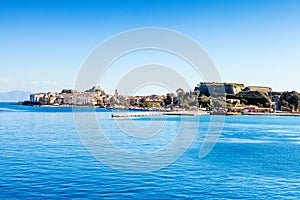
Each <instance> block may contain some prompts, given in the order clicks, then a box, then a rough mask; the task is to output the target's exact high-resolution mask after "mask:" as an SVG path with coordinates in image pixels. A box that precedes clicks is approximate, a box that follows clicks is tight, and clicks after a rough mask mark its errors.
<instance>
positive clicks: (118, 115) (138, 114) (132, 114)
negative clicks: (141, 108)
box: [112, 111, 210, 118]
mask: <svg viewBox="0 0 300 200" xmlns="http://www.w3.org/2000/svg"><path fill="white" fill-rule="evenodd" d="M162 115H179V116H180V115H182V116H199V115H210V113H208V112H197V111H171V112H117V113H112V118H125V117H148V116H162Z"/></svg>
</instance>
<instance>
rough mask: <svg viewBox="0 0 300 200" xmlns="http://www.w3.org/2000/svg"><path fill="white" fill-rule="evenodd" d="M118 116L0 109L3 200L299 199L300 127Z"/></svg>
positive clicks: (297, 123) (291, 120) (292, 121)
mask: <svg viewBox="0 0 300 200" xmlns="http://www.w3.org/2000/svg"><path fill="white" fill-rule="evenodd" d="M123 112H124V111H123ZM111 114H112V111H111V110H107V109H100V108H96V109H92V108H88V109H87V108H77V109H72V108H70V107H31V106H21V105H18V104H17V103H9V102H5V103H0V199H75V198H80V199H300V117H294V116H286V117H285V116H247V115H241V116H226V117H225V116H224V117H223V119H222V123H219V125H220V124H221V125H222V127H221V129H219V130H213V129H212V131H211V132H209V130H210V128H209V127H213V126H214V123H213V117H212V116H153V117H137V118H122V119H116V118H112V116H111ZM93 122H96V124H97V125H98V127H96V128H95V127H94V124H95V123H93ZM218 122H220V119H218ZM91 130H93V131H91ZM132 130H134V131H132ZM152 130H155V131H152ZM180 130H182V131H181V132H180ZM131 131H132V132H131ZM96 132H97V134H98V135H97V134H94V133H96ZM91 134H92V135H91ZM208 134H213V135H208ZM177 135H180V137H177ZM86 136H87V137H86ZM207 136H208V137H207ZM87 138H88V139H87ZM99 138H100V139H99ZM207 138H210V140H207V141H208V142H209V144H210V145H211V149H209V151H207V152H206V154H207V155H205V156H202V157H201V156H199V152H200V151H201V148H202V147H203V145H205V141H206V139H207ZM174 141H175V142H174ZM181 144H183V145H181Z"/></svg>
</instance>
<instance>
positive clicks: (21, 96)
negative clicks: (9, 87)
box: [0, 90, 31, 102]
mask: <svg viewBox="0 0 300 200" xmlns="http://www.w3.org/2000/svg"><path fill="white" fill-rule="evenodd" d="M30 93H31V92H28V91H21V90H14V91H10V92H2V93H0V101H6V102H7V101H11V102H17V101H24V100H29V95H30Z"/></svg>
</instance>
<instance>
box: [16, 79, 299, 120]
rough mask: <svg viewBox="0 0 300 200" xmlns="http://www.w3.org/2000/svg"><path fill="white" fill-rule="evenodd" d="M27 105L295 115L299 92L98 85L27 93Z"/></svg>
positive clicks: (203, 85)
mask: <svg viewBox="0 0 300 200" xmlns="http://www.w3.org/2000/svg"><path fill="white" fill-rule="evenodd" d="M21 103H22V104H23V105H30V106H92V107H96V108H98V107H99V108H109V109H134V110H152V111H176V112H179V111H181V112H182V111H197V112H198V111H202V112H203V111H205V112H208V113H212V114H226V113H227V114H232V115H237V114H275V113H277V114H278V115H279V114H280V115H289V114H295V115H298V114H299V110H300V93H298V92H296V91H291V92H288V91H285V92H277V91H273V90H272V88H270V87H266V86H245V85H244V84H240V83H216V82H200V83H199V84H197V86H196V87H195V88H194V89H193V90H190V91H184V90H183V89H180V88H179V89H177V90H176V92H173V93H172V92H170V93H167V94H166V95H155V94H152V95H147V96H128V95H120V94H118V91H117V90H116V91H115V93H114V94H106V93H105V92H104V90H103V89H102V88H101V87H100V86H94V87H92V88H91V89H88V90H86V91H83V92H79V91H76V90H73V89H63V90H62V91H61V92H54V93H53V92H47V93H43V92H42V93H35V94H30V97H29V101H24V102H21Z"/></svg>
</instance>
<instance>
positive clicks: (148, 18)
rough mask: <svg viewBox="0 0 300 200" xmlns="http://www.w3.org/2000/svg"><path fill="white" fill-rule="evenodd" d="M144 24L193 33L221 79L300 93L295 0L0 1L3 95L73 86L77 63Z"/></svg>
mask: <svg viewBox="0 0 300 200" xmlns="http://www.w3.org/2000/svg"><path fill="white" fill-rule="evenodd" d="M140 27H163V28H169V29H174V30H176V31H179V32H182V33H184V34H186V35H188V36H190V37H191V38H193V39H194V40H196V41H197V42H198V43H199V44H200V45H201V46H202V47H204V49H205V50H206V51H207V53H208V54H209V56H210V57H211V58H212V60H213V61H214V62H215V64H216V66H217V68H218V70H219V72H220V74H221V77H222V80H223V81H229V82H241V83H245V84H246V85H267V86H270V87H272V88H273V89H274V90H298V91H300V84H299V83H300V81H299V76H300V37H299V36H300V1H297V0H294V1H290V0H281V1H279V0H236V1H234V0H222V1H221V0H219V1H217V0H211V1H209V0H206V1H201V0H198V1H176V0H173V1H168V0H165V1H158V0H156V1H154V0H153V1H147V0H141V1H125V0H123V1H114V0H107V1H89V0H82V1H76V0H75V1H66V0H44V1H37V0H36V1H32V0H26V1H16V0H6V1H5V0H2V1H0V67H1V73H0V92H4V91H10V90H17V89H18V90H29V91H32V92H37V91H60V90H61V89H62V88H72V87H73V85H74V82H75V79H76V76H77V73H78V72H79V69H80V65H81V64H82V62H83V61H84V60H85V58H86V57H87V56H88V55H89V53H90V52H91V51H92V50H93V49H94V48H95V47H96V46H97V45H98V44H99V43H101V42H102V41H103V40H105V39H107V38H108V37H110V36H112V35H115V34H117V33H119V32H122V31H125V30H128V29H133V28H140ZM199 81H200V80H199ZM195 84H196V81H195ZM106 87H107V88H104V89H105V90H107V91H109V92H110V91H111V90H112V88H109V87H110V86H109V85H108V86H106Z"/></svg>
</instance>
